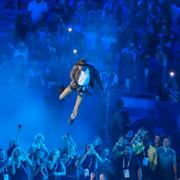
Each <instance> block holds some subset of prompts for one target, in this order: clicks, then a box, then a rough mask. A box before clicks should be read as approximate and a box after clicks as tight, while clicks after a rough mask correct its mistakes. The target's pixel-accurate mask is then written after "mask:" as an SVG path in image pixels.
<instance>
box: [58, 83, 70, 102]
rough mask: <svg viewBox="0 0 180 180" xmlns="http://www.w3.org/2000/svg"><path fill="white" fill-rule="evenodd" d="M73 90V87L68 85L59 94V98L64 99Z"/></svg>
mask: <svg viewBox="0 0 180 180" xmlns="http://www.w3.org/2000/svg"><path fill="white" fill-rule="evenodd" d="M71 92H72V89H71V87H70V86H68V87H66V88H65V89H64V91H63V92H62V93H61V94H60V95H59V99H60V100H62V99H64V98H65V97H66V96H67V95H69V94H70V93H71Z"/></svg>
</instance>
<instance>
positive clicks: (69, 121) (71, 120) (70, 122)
mask: <svg viewBox="0 0 180 180" xmlns="http://www.w3.org/2000/svg"><path fill="white" fill-rule="evenodd" d="M73 122H74V119H72V118H71V117H70V118H69V120H68V122H67V124H68V126H70V125H71V124H72V123H73Z"/></svg>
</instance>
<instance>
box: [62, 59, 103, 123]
mask: <svg viewBox="0 0 180 180" xmlns="http://www.w3.org/2000/svg"><path fill="white" fill-rule="evenodd" d="M70 77H71V82H70V84H69V85H68V86H67V87H66V88H65V89H64V88H63V89H62V90H61V93H60V95H59V99H60V100H62V99H64V98H65V97H66V96H67V95H69V94H70V93H71V92H72V91H73V90H75V91H76V92H77V98H76V102H75V105H74V109H73V112H72V114H71V116H70V118H69V120H68V125H71V124H72V122H73V121H74V119H75V118H76V116H77V114H78V109H79V106H80V104H81V101H82V98H83V95H84V94H87V95H89V94H90V93H89V91H88V89H89V87H91V88H94V86H95V81H96V82H97V84H98V85H99V87H100V89H101V90H102V89H103V86H102V82H101V79H100V75H99V73H98V71H97V70H96V68H95V67H94V66H93V65H90V64H88V63H87V62H86V61H85V60H84V59H80V60H79V61H78V62H77V63H76V64H75V65H74V66H73V68H72V70H71V72H70Z"/></svg>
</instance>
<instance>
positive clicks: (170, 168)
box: [0, 127, 180, 180]
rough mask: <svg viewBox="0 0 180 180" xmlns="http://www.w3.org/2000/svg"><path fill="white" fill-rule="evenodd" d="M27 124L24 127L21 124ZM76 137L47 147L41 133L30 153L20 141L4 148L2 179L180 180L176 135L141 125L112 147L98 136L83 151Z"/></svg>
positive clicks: (0, 165) (0, 151)
mask: <svg viewBox="0 0 180 180" xmlns="http://www.w3.org/2000/svg"><path fill="white" fill-rule="evenodd" d="M20 128H21V127H20ZM19 130H20V129H19ZM79 151H80V150H79V149H78V146H77V144H76V142H75V141H74V140H73V138H72V136H71V135H70V134H69V133H67V134H65V135H63V136H62V137H61V146H60V148H59V147H56V148H53V149H51V150H49V149H48V147H46V141H45V137H44V135H43V134H41V133H38V134H37V135H35V137H34V141H33V143H32V145H31V146H30V148H29V149H28V150H27V151H26V150H25V149H23V148H22V147H21V146H20V145H19V143H18V139H16V140H15V139H13V140H11V141H10V142H9V148H8V150H7V151H6V150H4V149H0V179H3V180H4V179H6V178H7V177H8V178H9V179H10V180H29V179H32V180H41V179H42V180H45V179H49V180H59V179H63V180H73V179H74V180H75V179H79V180H95V179H96V180H107V179H109V180H125V179H129V180H156V179H157V180H159V179H163V180H178V178H180V176H179V174H178V173H179V172H177V170H179V168H178V167H179V166H178V165H179V162H178V163H177V160H176V152H175V150H173V149H172V148H171V139H170V138H169V137H161V136H160V135H158V134H156V135H155V136H154V138H150V134H149V132H148V131H146V130H144V129H143V128H140V129H139V130H138V131H137V132H136V133H135V134H134V133H133V131H129V132H128V133H127V134H126V135H124V136H120V137H119V139H118V140H117V142H116V143H115V144H113V146H112V147H111V146H109V145H107V144H105V143H103V141H102V140H101V138H100V137H99V136H96V137H95V138H94V139H93V141H92V142H91V143H87V144H86V145H85V148H84V153H79Z"/></svg>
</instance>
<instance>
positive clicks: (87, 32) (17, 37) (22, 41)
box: [0, 0, 180, 101]
mask: <svg viewBox="0 0 180 180" xmlns="http://www.w3.org/2000/svg"><path fill="white" fill-rule="evenodd" d="M12 2H14V1H12ZM12 2H11V1H9V5H8V6H10V7H11V4H12ZM177 5H178V4H177ZM177 5H176V3H175V2H174V4H173V3H172V2H171V1H168V0H152V1H143V0H141V1H137V0H133V1H129V0H128V1H127V0H112V1H103V0H100V1H93V0H88V1H85V0H79V1H77V0H54V1H45V0H32V1H30V0H28V1H25V0H22V1H18V8H19V11H18V12H19V13H18V14H17V18H16V22H15V25H14V26H13V27H11V32H12V33H11V36H10V37H9V39H8V40H7V39H5V41H4V39H3V42H5V43H4V44H3V47H2V48H1V53H0V54H1V59H2V60H3V61H2V63H1V72H2V71H3V70H4V71H5V72H6V73H7V74H8V75H9V76H11V75H12V74H13V75H12V76H13V77H12V78H9V79H10V81H13V80H14V81H16V80H17V79H18V80H20V83H22V84H23V85H24V86H33V85H35V86H43V87H45V86H46V87H49V88H50V87H52V85H54V84H58V83H59V84H62V83H63V81H65V80H64V79H66V78H67V77H66V76H65V77H64V74H66V73H64V72H66V71H67V72H68V70H69V69H70V67H71V66H72V64H74V62H76V61H77V59H78V58H79V57H85V58H87V61H90V62H91V63H92V64H96V67H97V68H98V70H99V71H100V72H101V73H102V74H104V73H106V71H108V72H107V73H106V76H107V77H106V79H109V80H110V77H111V73H109V72H112V73H115V74H117V78H118V79H117V78H116V82H117V83H115V86H117V88H120V89H122V90H129V91H134V92H148V93H153V94H155V95H157V96H160V97H161V98H162V99H163V100H171V101H179V86H178V84H180V83H178V82H179V78H178V75H179V72H178V69H179V68H178V67H179V62H178V59H179V54H180V49H179V47H180V46H179V45H178V44H179V43H180V39H179V34H178V32H179V18H180V13H178V10H179V9H178V6H177ZM170 70H173V71H175V76H172V77H169V71H170ZM8 71H9V73H8ZM12 72H14V73H12ZM2 73H3V72H2ZM107 81H108V80H106V82H107Z"/></svg>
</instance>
